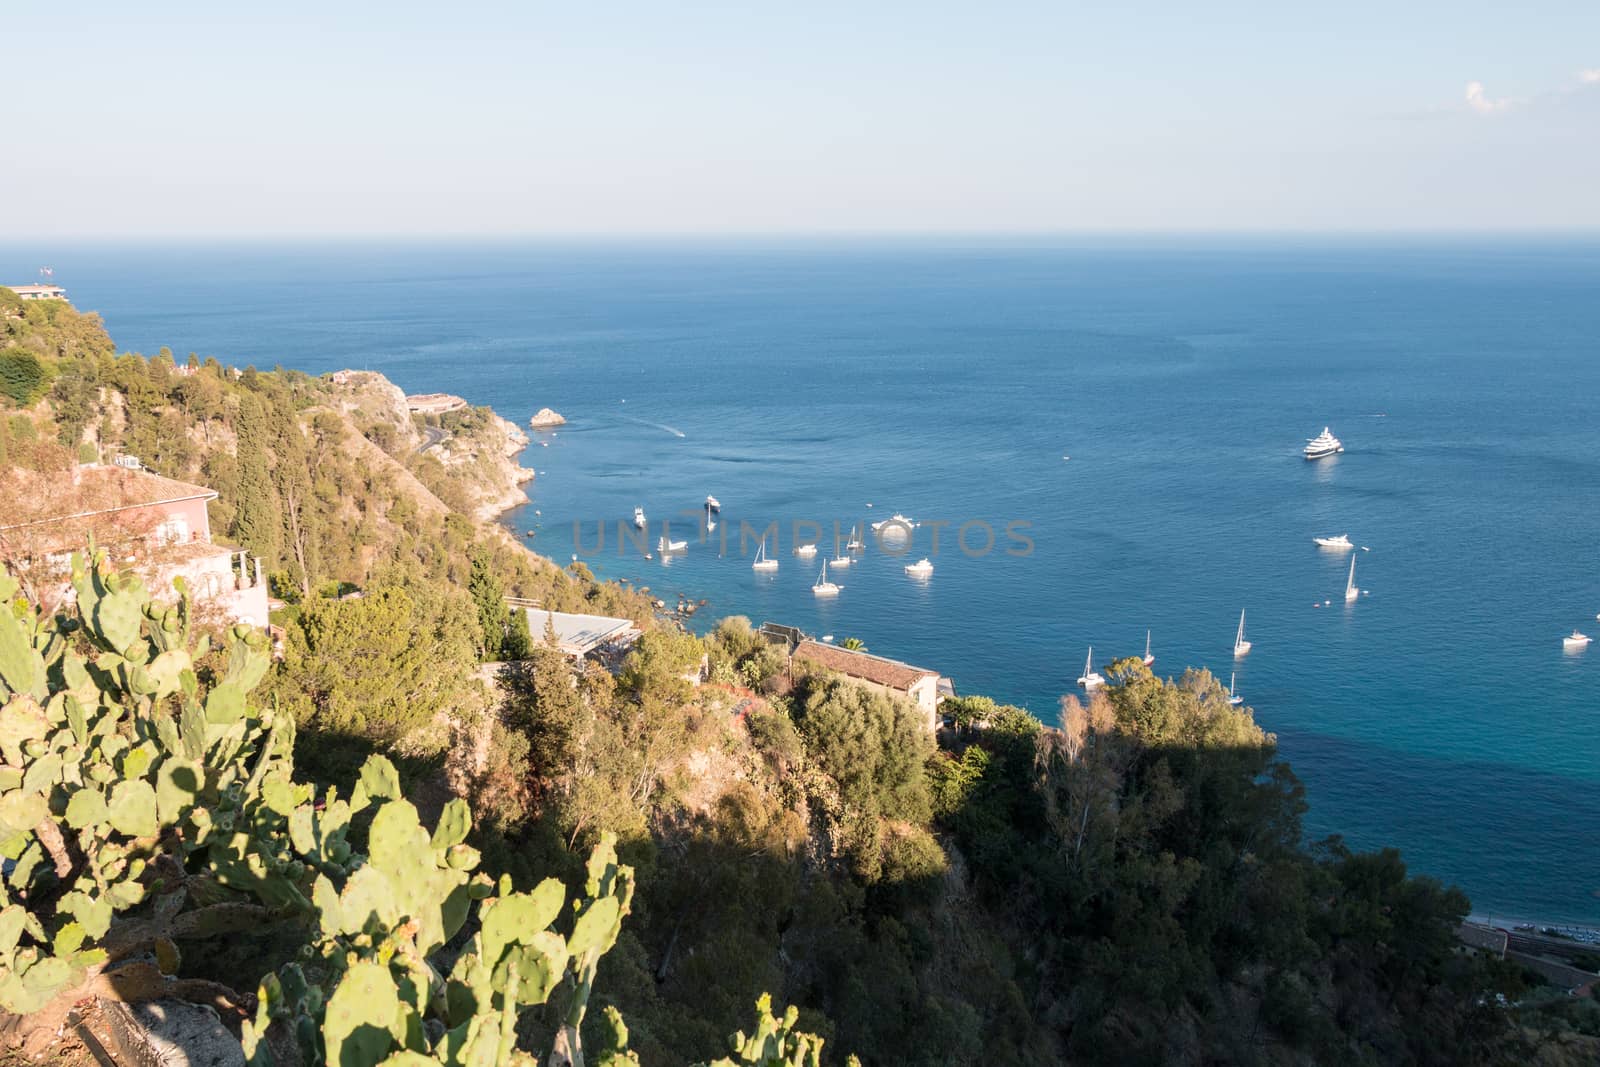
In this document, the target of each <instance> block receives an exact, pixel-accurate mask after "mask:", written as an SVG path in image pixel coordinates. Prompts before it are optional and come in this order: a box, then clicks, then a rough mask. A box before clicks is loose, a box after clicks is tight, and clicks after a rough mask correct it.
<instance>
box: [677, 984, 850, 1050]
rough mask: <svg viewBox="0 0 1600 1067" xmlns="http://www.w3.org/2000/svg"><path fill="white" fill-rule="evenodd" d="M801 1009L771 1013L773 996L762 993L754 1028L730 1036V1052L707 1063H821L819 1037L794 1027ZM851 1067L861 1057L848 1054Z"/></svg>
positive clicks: (820, 1039) (791, 1007) (757, 1002)
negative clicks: (748, 1033)
mask: <svg viewBox="0 0 1600 1067" xmlns="http://www.w3.org/2000/svg"><path fill="white" fill-rule="evenodd" d="M799 1018H800V1013H799V1011H797V1010H796V1009H795V1007H794V1006H793V1005H790V1006H789V1008H788V1009H787V1010H785V1011H784V1013H783V1018H781V1019H779V1018H777V1017H775V1016H774V1015H773V1014H772V996H771V994H768V993H763V994H761V999H760V1000H758V1001H756V1027H755V1031H754V1032H753V1033H751V1034H750V1036H748V1037H746V1036H745V1033H744V1031H743V1030H741V1031H739V1032H738V1033H737V1034H735V1035H734V1036H733V1039H732V1042H731V1043H732V1045H733V1056H732V1057H731V1058H725V1059H720V1060H717V1061H715V1062H713V1063H711V1064H710V1065H709V1067H740V1065H748V1064H757V1065H759V1067H821V1064H822V1038H820V1037H817V1036H815V1035H814V1034H806V1033H801V1032H800V1031H798V1030H796V1029H795V1023H796V1022H798V1021H799ZM846 1062H847V1063H848V1064H850V1065H851V1067H861V1061H860V1060H858V1059H856V1058H855V1057H854V1056H851V1057H850V1058H849V1059H848V1060H847V1061H846Z"/></svg>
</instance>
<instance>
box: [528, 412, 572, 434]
mask: <svg viewBox="0 0 1600 1067" xmlns="http://www.w3.org/2000/svg"><path fill="white" fill-rule="evenodd" d="M566 424H567V420H566V419H564V418H562V417H561V415H560V414H558V413H557V412H554V411H551V410H550V409H549V408H540V409H539V412H538V414H536V415H534V417H533V418H531V419H529V420H528V425H529V426H531V427H533V428H534V429H535V430H545V429H548V428H550V427H551V426H565V425H566Z"/></svg>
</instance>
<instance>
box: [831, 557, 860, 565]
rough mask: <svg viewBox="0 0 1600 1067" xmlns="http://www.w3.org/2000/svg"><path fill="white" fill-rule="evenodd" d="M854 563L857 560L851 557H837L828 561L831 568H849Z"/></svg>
mask: <svg viewBox="0 0 1600 1067" xmlns="http://www.w3.org/2000/svg"><path fill="white" fill-rule="evenodd" d="M854 562H855V559H854V558H852V557H850V556H835V557H833V558H832V559H830V560H829V561H828V565H829V566H831V567H848V566H850V564H852V563H854Z"/></svg>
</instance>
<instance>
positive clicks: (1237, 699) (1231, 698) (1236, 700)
mask: <svg viewBox="0 0 1600 1067" xmlns="http://www.w3.org/2000/svg"><path fill="white" fill-rule="evenodd" d="M1238 680H1239V672H1238V671H1234V672H1233V674H1231V675H1230V676H1229V677H1228V703H1229V704H1232V705H1233V706H1234V707H1238V706H1239V705H1240V704H1243V703H1244V697H1242V696H1240V695H1239V694H1238V693H1235V692H1234V691H1233V683H1234V682H1236V681H1238Z"/></svg>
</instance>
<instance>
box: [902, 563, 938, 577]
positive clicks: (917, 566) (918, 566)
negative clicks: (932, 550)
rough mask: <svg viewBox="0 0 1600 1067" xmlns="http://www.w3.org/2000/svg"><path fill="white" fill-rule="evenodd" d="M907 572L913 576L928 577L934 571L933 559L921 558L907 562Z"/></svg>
mask: <svg viewBox="0 0 1600 1067" xmlns="http://www.w3.org/2000/svg"><path fill="white" fill-rule="evenodd" d="M906 573H907V574H909V575H911V577H913V578H926V577H928V576H929V575H931V574H932V573H933V561H932V560H928V559H919V560H917V561H916V562H915V563H907V564H906Z"/></svg>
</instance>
